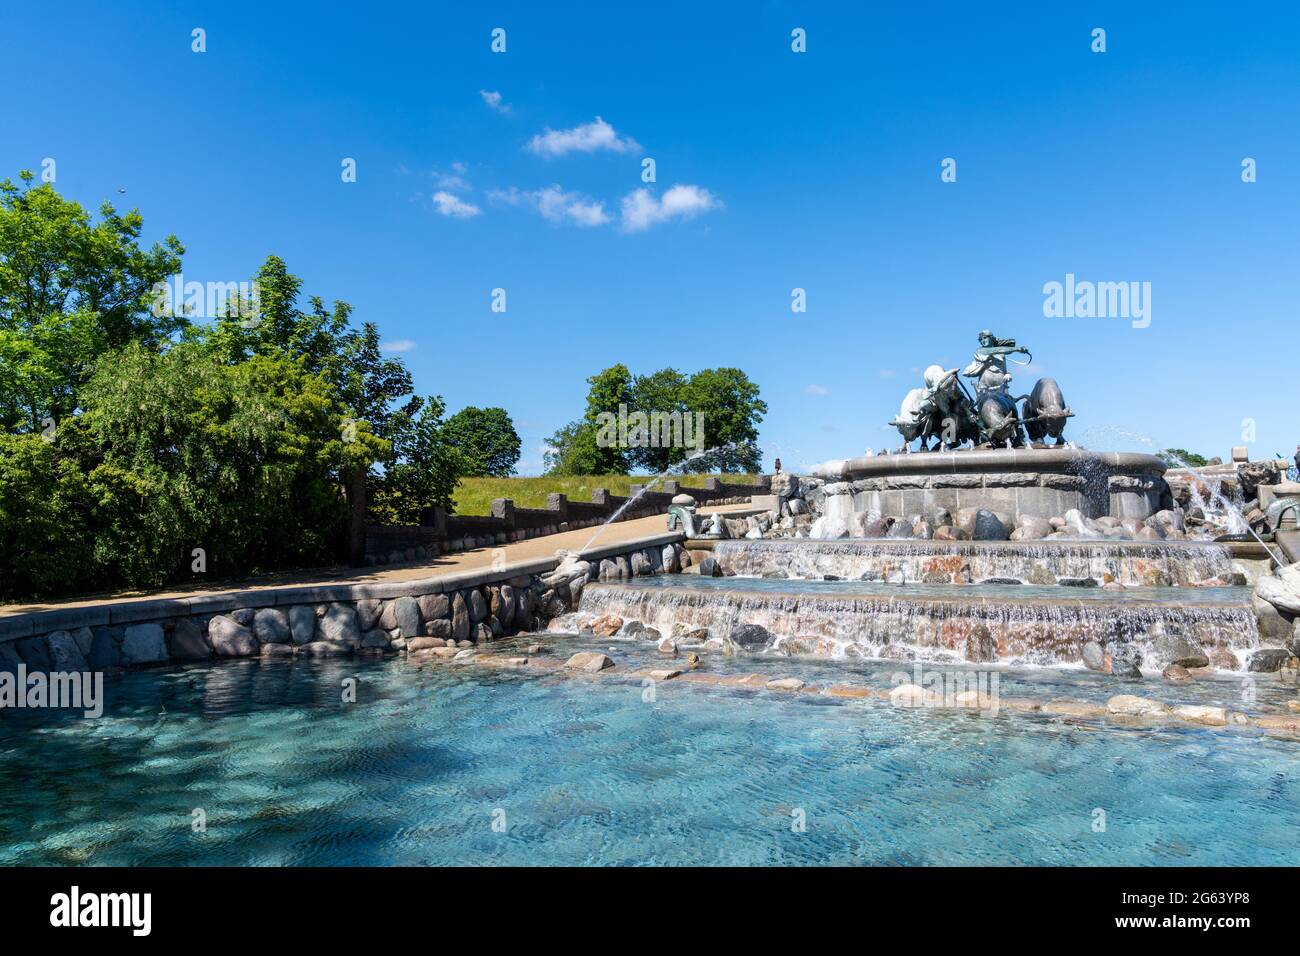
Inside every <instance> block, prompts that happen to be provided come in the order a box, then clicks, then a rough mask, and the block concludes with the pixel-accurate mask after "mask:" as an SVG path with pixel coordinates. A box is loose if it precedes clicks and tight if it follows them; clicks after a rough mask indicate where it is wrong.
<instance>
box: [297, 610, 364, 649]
mask: <svg viewBox="0 0 1300 956" xmlns="http://www.w3.org/2000/svg"><path fill="white" fill-rule="evenodd" d="M320 639H321V640H322V641H324V642H326V643H329V644H343V645H346V646H347V647H349V648H355V647H357V646H358V645H359V644H360V643H361V627H360V625H359V624H358V623H357V612H356V611H355V610H353V609H352V608H351V607H349V606H348V605H346V604H331V605H330V606H329V608H328V609H327V610H326V611H325V616H324V617H322V618H321V619H320ZM303 646H304V647H306V646H308V645H306V644H304V645H303Z"/></svg>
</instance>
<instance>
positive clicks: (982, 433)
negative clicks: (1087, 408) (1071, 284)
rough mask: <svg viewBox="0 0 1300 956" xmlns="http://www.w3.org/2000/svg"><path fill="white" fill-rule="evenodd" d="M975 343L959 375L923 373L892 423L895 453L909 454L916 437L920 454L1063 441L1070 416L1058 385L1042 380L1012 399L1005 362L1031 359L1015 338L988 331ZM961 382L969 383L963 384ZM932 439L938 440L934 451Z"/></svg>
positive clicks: (937, 368) (941, 371)
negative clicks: (895, 432)
mask: <svg viewBox="0 0 1300 956" xmlns="http://www.w3.org/2000/svg"><path fill="white" fill-rule="evenodd" d="M979 343H980V347H979V348H978V349H976V350H975V357H974V359H973V360H972V361H971V363H970V364H969V365H967V366H966V367H965V368H964V369H962V370H961V371H960V374H959V373H958V370H957V369H955V368H951V369H944V368H942V367H940V366H938V365H931V366H930V367H929V368H927V369H926V370H925V375H924V380H925V384H924V385H923V386H922V387H921V388H914V389H912V390H911V391H910V392H908V393H907V396H906V397H905V398H904V399H903V404H902V407H901V408H900V409H899V412H898V417H897V418H895V419H894V420H893V421H892V422H890V424H891V425H893V426H894V427H895V428H897V429H898V431H899V434H901V435H902V436H903V444H902V445H901V446H900V447H899V449H898V450H899V452H908V451H911V450H912V448H911V445H912V442H914V441H917V440H918V439H919V440H920V443H921V446H920V450H921V451H939V450H941V449H952V448H959V447H962V446H964V445H969V446H971V447H980V446H984V447H992V448H999V447H1011V448H1023V447H1024V446H1025V444H1026V435H1027V436H1028V441H1029V442H1032V443H1033V444H1034V445H1035V446H1038V447H1042V446H1043V445H1044V443H1045V440H1046V439H1047V438H1053V439H1055V442H1056V444H1057V445H1063V444H1064V443H1065V438H1064V432H1065V422H1066V420H1067V419H1069V418H1070V417H1071V416H1072V415H1073V414H1074V413H1073V412H1071V411H1070V409H1069V406H1067V405H1066V404H1065V399H1064V398H1063V397H1062V395H1061V389H1060V387H1059V386H1058V385H1057V384H1056V381H1055V380H1054V379H1050V378H1040V379H1039V380H1038V381H1037V382H1036V383H1035V384H1034V387H1033V388H1032V389H1031V390H1030V391H1029V394H1027V395H1021V396H1019V397H1015V396H1013V395H1012V394H1011V390H1010V385H1011V378H1012V376H1011V373H1010V372H1008V371H1007V360H1008V358H1009V357H1011V356H1014V355H1024V356H1026V359H1025V361H1024V362H1020V363H1017V364H1021V365H1028V364H1029V362H1030V361H1031V360H1032V359H1033V356H1032V355H1030V353H1029V350H1028V349H1026V348H1022V347H1020V346H1017V345H1016V341H1015V339H1001V338H998V337H997V336H995V335H994V334H993V333H992V332H990V331H989V330H988V329H985V330H984V331H983V332H981V333H980V334H979ZM1012 361H1013V362H1014V361H1015V360H1014V359H1012ZM963 378H968V379H971V382H972V385H971V386H967V385H966V384H965V383H964V382H963V381H962V379H963ZM972 388H973V391H972ZM1022 403H1023V405H1022ZM1018 406H1020V407H1019V408H1018ZM932 439H938V442H937V444H935V446H934V447H933V448H931V447H930V441H931V440H932Z"/></svg>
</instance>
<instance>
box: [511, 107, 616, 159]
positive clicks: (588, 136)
mask: <svg viewBox="0 0 1300 956" xmlns="http://www.w3.org/2000/svg"><path fill="white" fill-rule="evenodd" d="M640 148H641V147H640V145H639V144H638V143H637V141H636V140H634V139H632V138H631V137H627V136H619V135H618V133H616V132H615V131H614V127H612V126H610V125H609V124H608V123H606V122H605V121H604V120H603V119H601V118H600V117H599V116H597V117H596V119H595V120H594V121H593V122H590V123H583V124H582V125H581V126H575V127H574V128H573V129H551V128H550V127H549V126H548V127H547V128H546V131H545V132H542V133H538V134H537V135H536V136H534V137H533V138H532V139H530V140H529V141H528V151H529V152H531V153H536V154H537V155H538V156H545V157H547V158H548V159H550V158H554V157H556V156H564V155H566V154H568V153H595V152H600V151H606V152H611V153H626V152H630V151H632V150H637V149H640Z"/></svg>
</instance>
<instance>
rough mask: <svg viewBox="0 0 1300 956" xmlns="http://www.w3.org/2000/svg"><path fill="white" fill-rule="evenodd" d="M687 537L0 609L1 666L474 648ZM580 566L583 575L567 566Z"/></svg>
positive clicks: (648, 568)
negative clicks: (239, 587) (455, 566)
mask: <svg viewBox="0 0 1300 956" xmlns="http://www.w3.org/2000/svg"><path fill="white" fill-rule="evenodd" d="M681 541H682V535H681V534H664V535H656V536H653V537H648V538H642V539H639V540H637V541H633V542H623V543H620V544H614V545H609V546H606V547H603V548H593V549H592V550H590V551H588V552H584V553H583V554H582V555H581V557H580V559H579V563H578V564H577V565H574V564H573V563H572V560H571V562H570V564H569V565H567V566H566V567H565V569H564V570H563V572H559V571H557V566H558V561H557V559H555V558H545V559H541V560H535V561H527V562H515V563H513V564H511V565H505V566H502V567H500V568H497V569H476V570H473V571H465V572H459V573H457V574H446V575H440V576H437V577H431V578H427V579H424V580H420V581H402V582H391V583H382V584H338V585H328V586H323V587H282V588H262V589H253V590H246V591H236V592H227V593H222V594H194V595H191V596H188V597H184V598H168V599H159V600H122V601H109V602H103V603H97V604H92V605H87V606H81V607H69V608H56V609H51V610H45V611H36V612H31V613H25V614H14V615H8V616H4V617H0V670H10V671H16V667H17V665H18V664H19V663H22V664H25V665H26V667H27V670H28V672H29V673H31V672H33V671H42V672H51V671H68V672H74V671H75V672H86V671H109V672H111V671H115V670H119V669H126V668H133V667H147V666H157V665H163V664H169V663H185V662H192V661H205V660H213V659H220V658H248V657H262V658H289V657H295V656H301V657H344V656H351V655H354V654H361V655H382V654H391V653H427V654H431V655H435V656H446V657H451V656H455V655H456V654H459V653H462V652H466V651H468V652H470V653H471V654H472V653H473V649H474V648H475V647H476V646H478V645H482V644H486V643H490V642H491V641H493V640H495V639H497V638H499V637H503V636H506V635H511V634H516V633H520V632H528V631H534V630H539V629H542V628H544V627H545V625H546V622H547V621H549V620H550V619H551V618H552V617H555V616H557V615H559V614H563V613H565V612H567V611H569V610H571V609H572V608H574V607H575V606H576V604H577V601H578V600H579V599H580V597H581V594H582V587H583V585H584V584H585V583H586V580H588V579H590V580H595V579H597V578H598V577H601V576H602V571H603V575H604V577H605V579H607V580H608V579H618V578H619V577H632V576H635V575H641V574H652V573H656V572H657V571H659V570H662V569H664V568H665V567H669V568H671V569H672V570H676V568H677V567H678V566H679V564H680V562H681V560H682V545H681ZM575 566H577V567H581V568H582V571H583V573H582V575H581V579H580V580H579V579H578V578H577V577H575V575H574V573H573V571H572V568H573V567H575Z"/></svg>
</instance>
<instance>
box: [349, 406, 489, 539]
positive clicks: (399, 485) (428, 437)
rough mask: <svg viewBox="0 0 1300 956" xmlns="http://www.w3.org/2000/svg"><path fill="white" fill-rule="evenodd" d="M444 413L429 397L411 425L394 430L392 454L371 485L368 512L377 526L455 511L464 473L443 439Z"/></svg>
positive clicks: (459, 458) (452, 447)
mask: <svg viewBox="0 0 1300 956" xmlns="http://www.w3.org/2000/svg"><path fill="white" fill-rule="evenodd" d="M445 410H446V405H445V403H444V402H443V400H442V397H441V396H436V395H435V396H432V397H430V398H429V399H427V400H425V401H424V402H423V403H422V405H421V407H420V411H419V413H418V414H416V415H415V416H414V418H412V419H411V420H410V422H409V425H405V426H403V427H401V428H398V429H396V430H395V437H394V439H393V446H394V447H393V451H392V454H391V455H390V456H388V458H387V459H386V460H387V461H388V464H387V466H386V467H385V470H384V473H383V475H382V476H381V477H380V478H379V479H378V480H377V481H376V482H375V487H376V492H375V496H374V499H373V501H372V503H371V509H370V511H371V515H372V517H373V518H374V519H375V520H376V521H377V522H380V523H386V524H419V523H420V522H421V512H422V511H423V510H424V509H425V508H428V507H431V506H433V505H441V506H442V507H444V508H446V509H447V510H448V511H450V510H452V508H453V507H454V505H455V501H454V498H453V496H454V493H455V491H456V485H457V483H458V482H459V481H460V478H461V476H462V475H464V474H467V471H466V464H465V460H464V457H463V455H462V452H461V450H460V449H459V448H458V447H457V446H456V443H455V442H454V441H450V440H448V438H447V435H446V429H447V423H446V422H444V421H443V420H442V415H443V412H444V411H445Z"/></svg>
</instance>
